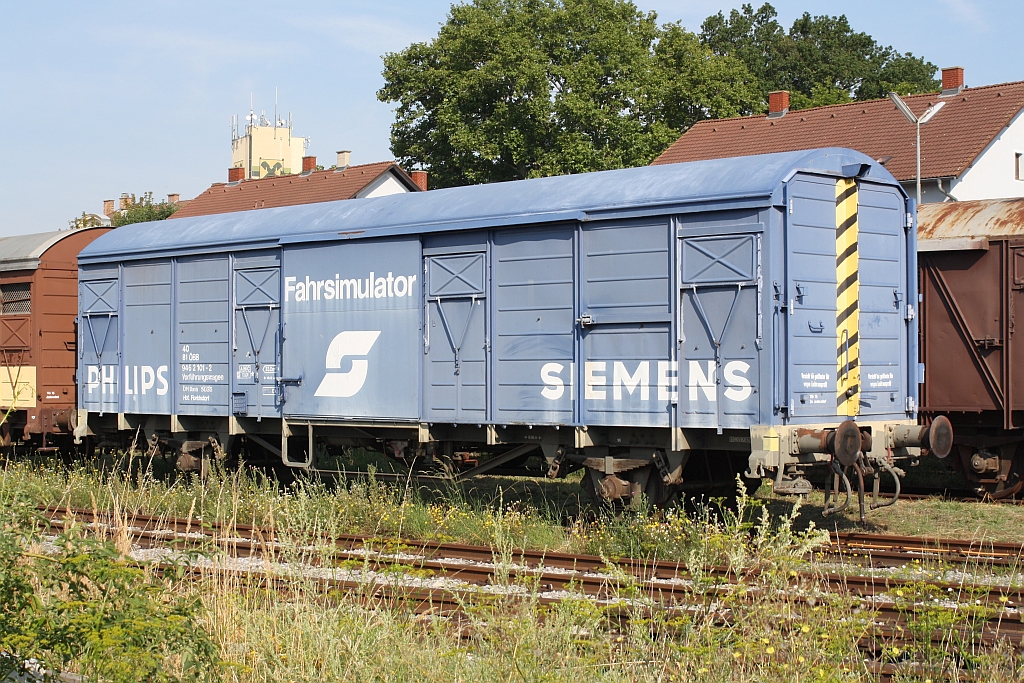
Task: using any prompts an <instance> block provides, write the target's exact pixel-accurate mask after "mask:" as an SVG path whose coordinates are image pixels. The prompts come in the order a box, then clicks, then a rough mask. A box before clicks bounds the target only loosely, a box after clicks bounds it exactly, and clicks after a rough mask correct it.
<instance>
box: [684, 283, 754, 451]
mask: <svg viewBox="0 0 1024 683" xmlns="http://www.w3.org/2000/svg"><path fill="white" fill-rule="evenodd" d="M690 289H692V290H693V302H694V303H695V304H697V314H698V315H699V316H700V321H701V323H702V324H703V325H704V329H705V330H707V333H708V336H709V337H710V338H711V343H712V344H714V345H715V384H721V383H722V373H721V367H722V342H723V341H724V340H725V333H726V332H727V331H728V329H729V321H730V320H732V314H733V311H735V310H736V302H737V301H739V300H740V292H741V291H742V290H743V285H742V284H741V283H737V284H736V295H735V296H734V297H733V299H732V305H731V306H730V307H729V314H728V315H727V316H725V325H723V326H722V334H721V335H720V336H716V335H715V332H714V330H712V329H711V321H710V320H708V316H707V314H706V313H705V312H704V306H703V304H701V302H700V296H699V295H698V294H697V285H690ZM717 393H718V390H717V389H716V390H715V394H716V400H715V413H716V417H717V421H718V433H719V434H721V433H722V402H721V401H719V400H717Z"/></svg>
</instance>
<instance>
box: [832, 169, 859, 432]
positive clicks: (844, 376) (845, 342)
mask: <svg viewBox="0 0 1024 683" xmlns="http://www.w3.org/2000/svg"><path fill="white" fill-rule="evenodd" d="M857 234H858V226H857V181H856V180H853V179H847V178H840V179H839V180H838V181H836V346H837V349H836V358H837V363H836V365H837V371H836V413H837V414H838V415H843V416H847V417H852V416H854V415H858V414H860V335H859V330H860V281H859V277H860V276H859V273H858V267H859V258H858V255H857Z"/></svg>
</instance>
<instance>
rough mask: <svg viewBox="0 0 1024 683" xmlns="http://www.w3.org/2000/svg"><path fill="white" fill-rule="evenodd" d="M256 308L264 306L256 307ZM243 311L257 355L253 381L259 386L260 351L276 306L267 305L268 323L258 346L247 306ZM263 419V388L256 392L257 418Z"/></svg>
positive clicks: (248, 332)
mask: <svg viewBox="0 0 1024 683" xmlns="http://www.w3.org/2000/svg"><path fill="white" fill-rule="evenodd" d="M254 308H262V307H256V306H254ZM238 310H240V311H241V312H242V322H244V323H245V333H246V334H247V335H248V336H249V348H251V349H252V353H253V355H254V356H255V359H254V360H255V361H256V367H255V369H254V370H253V373H252V381H253V383H254V384H255V385H256V386H257V387H262V385H261V383H260V382H261V380H260V351H262V350H263V342H265V341H266V340H267V331H268V330H270V321H271V320H273V319H274V307H273V306H267V324H266V326H265V327H264V328H263V335H262V336H261V337H260V345H259V346H256V341H255V340H254V339H253V336H252V328H251V326H250V325H249V316H247V315H246V310H247V309H246V307H245V306H242V307H241V308H239V309H238ZM262 419H263V394H262V389H260V390H259V391H257V392H256V420H257V421H261V420H262Z"/></svg>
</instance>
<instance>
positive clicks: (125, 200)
mask: <svg viewBox="0 0 1024 683" xmlns="http://www.w3.org/2000/svg"><path fill="white" fill-rule="evenodd" d="M131 205H132V198H131V197H129V196H128V193H127V192H122V193H121V198H120V199H118V200H117V208H118V209H119V210H121V211H124V210H125V209H127V208H128V207H129V206H131Z"/></svg>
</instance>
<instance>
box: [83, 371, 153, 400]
mask: <svg viewBox="0 0 1024 683" xmlns="http://www.w3.org/2000/svg"><path fill="white" fill-rule="evenodd" d="M85 378H86V379H85V387H86V393H89V394H91V393H93V392H94V391H96V390H97V389H99V391H100V394H101V395H106V394H113V393H116V388H115V386H116V385H115V382H116V379H117V366H116V365H104V366H99V365H87V366H86V368H85ZM123 385H124V395H125V396H138V395H145V394H148V393H150V392H151V391H154V390H155V393H156V395H157V396H164V395H165V394H166V393H167V390H168V388H169V385H168V383H167V366H166V365H160V366H158V367H156V368H154V367H153V366H152V365H126V366H124V383H123Z"/></svg>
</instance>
